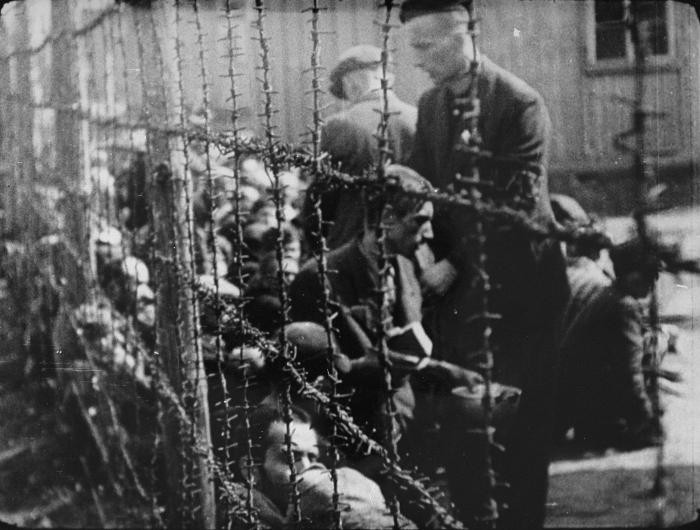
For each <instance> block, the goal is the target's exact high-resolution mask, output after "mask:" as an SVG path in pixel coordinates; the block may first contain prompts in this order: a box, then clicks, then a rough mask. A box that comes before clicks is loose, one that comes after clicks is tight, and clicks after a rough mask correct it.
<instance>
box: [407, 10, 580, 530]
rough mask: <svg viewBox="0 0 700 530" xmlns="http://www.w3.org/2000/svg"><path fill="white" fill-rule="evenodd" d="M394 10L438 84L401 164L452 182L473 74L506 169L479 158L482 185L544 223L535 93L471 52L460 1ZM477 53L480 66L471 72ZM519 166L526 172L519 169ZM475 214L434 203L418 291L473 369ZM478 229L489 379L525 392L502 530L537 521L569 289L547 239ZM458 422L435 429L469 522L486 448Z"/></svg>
mask: <svg viewBox="0 0 700 530" xmlns="http://www.w3.org/2000/svg"><path fill="white" fill-rule="evenodd" d="M400 17H401V20H402V22H403V23H404V25H405V30H406V32H407V33H408V39H409V42H410V45H411V48H412V49H413V52H414V59H415V63H414V64H415V65H416V66H417V67H418V68H420V69H422V70H424V71H426V72H427V73H428V74H429V75H430V77H431V78H432V80H433V81H434V83H435V87H433V88H432V89H430V90H428V91H427V92H426V93H425V94H423V96H422V97H421V99H420V102H419V107H418V123H417V130H416V138H415V141H414V149H413V153H412V155H411V158H410V161H409V165H410V166H411V167H412V168H413V169H415V170H416V171H418V172H419V173H420V174H421V175H423V176H425V177H426V178H427V179H428V180H429V181H430V182H431V183H432V184H433V185H434V186H436V187H437V188H439V189H441V190H443V191H449V190H450V186H451V185H452V184H453V182H454V180H455V174H456V173H457V172H462V173H465V172H466V169H467V167H466V164H465V161H464V158H463V155H461V154H460V153H459V149H456V147H457V146H458V145H459V144H460V143H463V142H464V141H465V134H464V130H463V127H462V125H461V118H460V115H461V112H460V111H459V109H457V108H456V101H455V100H456V99H457V98H465V97H467V96H468V94H469V88H470V86H471V83H476V84H477V85H476V93H477V97H478V98H479V100H480V113H479V119H478V131H479V134H480V137H481V146H482V148H483V149H485V150H488V151H490V152H491V153H493V155H494V156H495V157H501V158H508V159H510V161H511V164H510V167H506V166H504V165H500V166H499V165H498V164H495V163H492V164H486V163H479V171H480V176H481V178H482V180H483V181H487V182H489V183H491V185H492V186H493V188H492V189H491V190H489V191H485V192H484V193H486V194H488V193H490V192H491V193H496V194H498V197H499V198H500V199H501V200H505V201H507V202H508V201H510V200H512V199H514V198H516V196H517V195H518V194H519V193H522V191H523V188H525V191H526V192H527V195H528V196H529V199H530V204H531V207H530V208H528V210H527V214H528V216H529V218H530V219H531V220H534V221H538V222H540V223H542V224H545V225H548V224H550V223H552V222H553V216H552V211H551V207H550V204H549V199H548V192H547V175H546V172H545V170H544V167H545V165H546V162H547V154H548V146H549V136H550V121H549V116H548V114H547V110H546V108H545V106H544V102H543V101H542V98H541V96H540V95H539V94H538V93H537V92H536V91H535V90H534V89H532V88H531V87H530V86H528V85H527V84H526V83H525V82H524V81H522V80H521V79H519V78H517V77H516V76H515V75H513V74H511V73H510V72H507V71H506V70H504V69H503V68H500V67H499V66H497V65H495V64H494V63H492V62H491V61H490V60H488V59H487V58H486V57H484V56H482V55H480V54H479V53H478V50H474V49H473V47H472V39H471V35H470V31H469V23H470V16H469V12H468V10H467V9H466V8H465V7H464V5H463V4H462V2H458V1H454V0H453V1H445V0H441V1H439V2H438V1H434V0H407V1H405V2H404V3H403V4H402V7H401V14H400ZM475 55H476V57H475ZM475 58H476V60H477V61H478V68H477V70H476V75H475V76H472V74H471V73H470V66H471V63H472V61H473V60H474V59H475ZM525 166H527V168H528V169H527V171H522V167H525ZM536 168H537V169H536ZM523 183H525V185H524V186H523ZM473 221H474V219H473V217H472V218H470V217H469V216H466V215H465V214H464V213H459V214H457V212H455V211H454V209H453V210H450V209H449V208H447V207H444V208H436V209H435V215H434V251H435V254H436V263H435V265H433V266H432V267H431V268H429V269H427V270H426V271H425V272H424V273H423V277H422V283H423V288H424V294H425V295H426V296H432V297H433V298H434V300H435V304H434V307H433V315H432V319H431V320H432V325H430V328H431V331H432V333H433V339H434V341H435V355H436V356H440V357H442V358H443V359H446V360H448V361H451V362H454V363H456V364H460V365H462V366H465V367H469V368H478V367H479V364H480V363H481V362H483V359H480V358H479V357H482V356H481V355H480V354H481V353H482V352H481V351H480V346H481V338H482V337H481V335H482V334H481V326H482V324H481V323H480V322H479V321H476V322H473V321H470V317H471V316H472V315H474V314H475V313H477V312H478V310H479V304H480V293H479V291H480V289H479V288H478V287H475V285H478V277H477V273H475V271H474V269H473V268H470V265H469V264H470V262H471V259H470V258H472V259H473V257H474V256H473V254H474V247H473V238H471V237H470V235H471V233H472V232H471V230H472V229H473V226H474V225H473ZM485 235H486V243H485V245H486V256H487V260H486V268H487V272H488V274H489V277H490V283H491V285H492V286H493V290H492V291H491V293H490V295H489V310H490V312H492V313H494V312H495V313H499V314H500V315H501V319H500V320H499V321H498V322H497V323H493V325H492V326H493V328H494V335H493V337H492V345H493V348H492V349H493V351H494V352H495V354H494V370H493V376H494V379H495V380H496V381H498V382H500V383H505V384H508V385H513V386H516V387H519V388H521V389H522V400H521V403H520V408H519V411H518V414H517V416H516V418H515V424H514V425H513V427H512V429H511V430H510V431H509V433H508V435H507V438H505V439H504V440H503V444H504V446H505V447H506V452H505V460H504V470H503V476H502V478H503V479H505V481H507V482H508V483H509V484H510V493H509V495H508V504H509V506H510V509H509V510H508V511H506V512H505V513H501V514H500V523H501V526H502V527H505V528H537V527H541V526H542V525H543V523H544V507H545V501H546V493H547V468H548V464H549V444H550V438H551V430H552V427H553V418H552V416H553V412H552V408H553V407H552V402H553V393H554V379H555V374H556V364H557V355H556V353H555V352H556V347H555V345H556V340H557V333H558V327H559V325H558V317H559V315H560V314H561V312H562V310H563V307H564V304H565V303H566V297H567V291H568V287H567V281H566V273H565V264H564V261H563V257H562V255H561V250H560V247H559V244H558V243H557V242H556V241H552V240H544V241H535V240H533V239H532V238H531V237H530V236H529V235H528V234H527V233H525V232H524V231H522V230H518V229H517V228H515V227H512V226H508V225H507V224H501V225H495V223H490V224H486V225H485ZM460 423H461V422H456V421H445V420H443V421H442V427H441V428H442V430H443V433H444V436H443V438H444V439H445V440H448V443H449V444H450V446H451V447H453V448H454V447H459V448H460V449H459V450H452V451H449V452H445V454H447V455H448V458H449V462H447V464H448V465H447V467H448V479H449V483H450V488H451V491H452V498H453V500H454V501H455V502H456V504H457V507H458V508H459V510H460V512H461V515H462V518H463V519H464V520H465V522H466V523H467V524H470V523H472V524H475V525H478V524H479V522H481V521H483V520H484V519H487V518H488V517H489V516H490V515H491V504H490V499H489V494H490V493H492V492H491V491H490V490H491V488H490V487H489V486H488V478H487V472H488V468H487V467H486V465H485V462H486V460H485V458H486V454H485V453H486V451H487V450H488V449H487V447H486V445H485V444H484V443H483V435H480V434H476V435H475V434H473V433H468V432H467V431H469V426H468V425H461V424H460ZM473 427H474V426H472V430H473ZM492 453H493V451H492ZM479 455H481V456H479Z"/></svg>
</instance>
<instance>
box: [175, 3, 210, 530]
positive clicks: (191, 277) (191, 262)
mask: <svg viewBox="0 0 700 530" xmlns="http://www.w3.org/2000/svg"><path fill="white" fill-rule="evenodd" d="M174 6H175V63H176V70H177V89H176V91H177V95H178V103H179V105H178V115H179V120H180V127H181V129H183V130H184V129H185V123H186V121H185V95H184V81H183V68H182V41H181V39H180V32H181V30H180V28H181V26H182V13H181V2H180V0H175V3H174ZM181 142H182V147H181V149H182V155H183V158H184V164H183V168H182V178H183V182H182V186H183V190H184V195H185V224H186V230H185V232H186V238H187V246H188V254H189V259H188V262H187V263H186V264H185V271H184V275H185V278H186V279H185V281H186V283H187V284H189V287H190V300H189V303H190V306H191V315H192V323H191V324H192V330H193V336H192V342H193V344H192V345H193V346H194V350H195V359H194V362H195V364H196V369H195V370H199V359H201V356H202V345H201V336H200V327H199V320H200V310H199V303H198V301H197V297H196V295H195V293H196V285H197V268H196V262H195V255H196V254H195V238H196V235H195V227H194V219H193V215H192V190H193V188H192V178H191V169H190V168H191V155H190V150H189V144H188V138H186V137H184V136H183V137H182V138H181ZM182 362H183V367H182V368H183V370H184V373H185V377H184V379H183V386H182V388H183V396H184V397H185V399H186V400H187V401H186V403H187V405H188V408H189V413H190V414H191V418H194V417H195V414H196V410H197V403H196V401H197V396H196V390H195V386H196V384H197V381H196V379H195V380H194V381H192V380H190V379H191V378H190V376H189V375H190V374H189V373H188V372H189V369H188V368H189V367H188V366H186V365H187V364H188V362H187V361H182ZM189 362H190V363H191V362H193V361H192V360H190V361H189ZM205 405H206V404H205ZM194 424H195V422H194V421H192V422H191V425H190V428H189V429H188V433H187V436H188V437H189V438H190V439H192V437H194V436H196V430H195V428H194ZM184 425H185V424H184V423H183V426H184ZM183 456H184V454H183ZM185 462H187V459H185ZM187 468H188V466H186V467H185V473H184V474H183V481H184V485H185V491H183V494H184V495H186V500H189V501H190V502H192V503H194V499H193V497H189V498H188V497H187V495H188V494H187V493H186V491H187V487H188V486H190V482H189V481H190V480H191V475H189V476H188V471H189V470H188V469H187ZM189 495H193V493H190V494H189ZM190 515H191V517H194V515H195V514H194V510H193V513H191V514H190Z"/></svg>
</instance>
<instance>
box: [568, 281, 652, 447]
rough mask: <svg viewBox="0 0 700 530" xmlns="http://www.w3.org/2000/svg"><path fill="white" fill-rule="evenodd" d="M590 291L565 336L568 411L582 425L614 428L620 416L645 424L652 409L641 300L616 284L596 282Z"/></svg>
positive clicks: (629, 423) (638, 424) (575, 423)
mask: <svg viewBox="0 0 700 530" xmlns="http://www.w3.org/2000/svg"><path fill="white" fill-rule="evenodd" d="M588 293H589V296H588V300H587V301H586V304H585V306H584V307H581V308H580V310H579V311H578V312H577V313H576V315H574V316H572V318H571V320H570V322H569V323H568V326H567V328H566V332H565V334H564V337H563V341H562V385H561V402H562V403H563V404H566V407H567V410H565V411H564V412H565V413H567V414H566V415H567V417H569V418H571V420H572V424H573V426H574V427H576V426H579V427H581V429H580V430H587V429H590V428H596V429H597V428H600V427H601V426H605V427H606V428H610V427H611V425H613V424H614V423H615V421H616V420H618V419H623V420H625V421H626V422H627V424H628V425H629V426H632V427H639V426H641V425H644V424H645V423H646V422H648V421H649V420H650V419H651V417H652V409H651V403H650V401H649V396H648V395H647V392H646V388H645V386H644V374H643V371H642V358H643V355H644V351H643V350H644V348H643V344H644V319H643V310H642V307H641V304H640V302H639V301H638V300H635V299H634V298H632V297H631V296H626V295H625V294H624V293H623V292H622V291H620V289H619V287H617V286H616V285H615V284H612V285H602V284H600V283H597V284H595V285H593V284H591V285H589V289H588ZM600 434H605V433H600Z"/></svg>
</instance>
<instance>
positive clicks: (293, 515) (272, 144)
mask: <svg viewBox="0 0 700 530" xmlns="http://www.w3.org/2000/svg"><path fill="white" fill-rule="evenodd" d="M255 10H256V12H257V17H256V21H255V28H256V30H257V37H256V40H257V41H258V44H259V46H260V61H261V63H260V67H259V68H258V70H260V71H261V72H262V78H261V79H259V81H260V83H261V85H262V92H263V112H262V114H261V115H260V117H261V118H262V119H263V128H264V130H263V134H264V136H265V142H266V148H267V149H266V156H265V162H266V166H267V168H266V172H267V174H268V177H270V180H271V183H272V201H273V204H274V206H275V218H276V220H277V232H278V233H277V239H276V241H275V258H276V260H277V292H278V297H279V302H280V310H279V320H280V322H279V325H280V331H279V333H278V340H279V344H280V348H281V351H282V355H285V356H290V355H291V353H290V345H289V343H288V341H287V336H286V330H285V327H286V325H287V323H288V322H289V300H288V296H287V285H286V283H287V282H286V279H285V271H284V268H285V262H284V228H285V227H284V222H285V213H284V203H283V200H284V199H283V196H282V193H283V190H282V187H281V182H280V171H281V166H280V163H279V160H278V157H277V143H278V138H277V134H276V133H275V126H274V124H273V114H275V113H276V110H275V109H274V102H273V97H272V96H273V94H274V93H275V91H274V90H273V89H272V80H271V65H270V60H271V57H270V44H269V40H270V39H269V38H268V37H267V36H266V34H265V18H266V8H265V5H264V3H263V0H255ZM281 405H282V417H283V419H284V424H285V434H284V444H285V450H286V454H287V463H288V465H289V501H290V502H289V504H290V506H291V511H290V513H289V518H288V520H287V524H288V525H289V527H290V528H296V527H298V526H299V525H300V524H301V520H302V519H301V517H302V514H301V505H300V496H299V488H298V485H297V482H298V478H297V470H296V464H295V458H294V451H293V449H292V421H293V417H292V397H291V389H290V385H289V382H288V380H287V379H285V382H284V384H283V388H282V392H281Z"/></svg>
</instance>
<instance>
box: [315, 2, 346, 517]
mask: <svg viewBox="0 0 700 530" xmlns="http://www.w3.org/2000/svg"><path fill="white" fill-rule="evenodd" d="M309 11H311V20H310V22H311V45H312V49H311V69H310V72H311V76H312V77H311V96H312V101H313V106H312V109H311V110H312V119H313V122H312V125H311V127H310V133H311V138H310V141H309V145H310V151H311V153H310V154H311V157H312V159H313V161H314V162H315V163H314V166H313V182H314V185H315V184H316V182H317V181H318V179H320V178H321V176H322V174H321V171H320V169H321V157H322V153H321V134H322V127H323V119H322V117H321V98H322V95H323V94H324V91H323V89H322V88H321V80H320V73H321V71H322V66H321V61H320V55H321V39H320V36H321V31H320V30H319V13H320V11H321V7H319V2H318V0H312V4H311V7H310V8H309ZM314 187H315V186H314ZM311 193H313V195H312V197H311V202H312V204H313V208H314V216H315V219H316V227H315V234H314V237H315V245H314V248H313V252H314V257H315V258H316V262H317V263H318V267H317V269H318V281H319V285H321V300H320V302H321V311H322V313H323V328H324V331H325V334H326V363H327V370H328V379H329V380H330V389H329V392H328V397H329V403H330V405H331V406H335V404H336V403H337V401H338V383H339V379H338V371H337V370H336V367H335V351H334V347H333V320H334V318H335V314H334V311H333V309H332V308H331V297H330V284H329V281H328V261H327V260H326V253H327V252H328V247H327V245H326V238H325V237H324V235H323V224H324V223H323V211H322V208H321V197H322V195H321V193H315V192H314V191H312V192H311ZM337 438H338V427H337V426H336V425H335V423H333V424H332V426H331V433H330V436H329V440H328V442H329V454H328V456H329V457H330V462H329V464H330V476H331V483H332V484H333V494H332V498H331V502H332V506H331V510H332V518H333V528H335V529H337V530H340V529H341V528H342V523H341V518H340V493H339V491H338V462H339V459H340V455H339V452H338V445H337Z"/></svg>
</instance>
